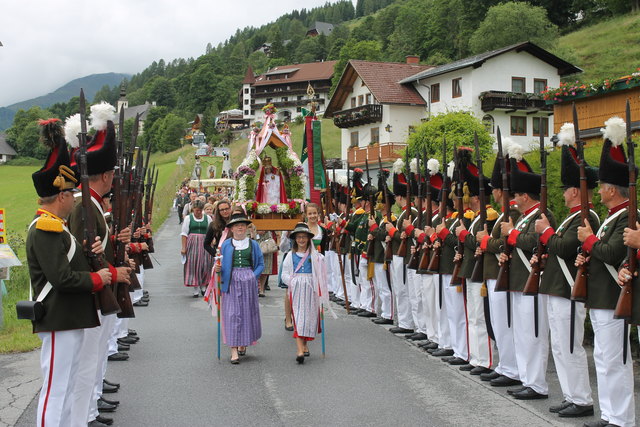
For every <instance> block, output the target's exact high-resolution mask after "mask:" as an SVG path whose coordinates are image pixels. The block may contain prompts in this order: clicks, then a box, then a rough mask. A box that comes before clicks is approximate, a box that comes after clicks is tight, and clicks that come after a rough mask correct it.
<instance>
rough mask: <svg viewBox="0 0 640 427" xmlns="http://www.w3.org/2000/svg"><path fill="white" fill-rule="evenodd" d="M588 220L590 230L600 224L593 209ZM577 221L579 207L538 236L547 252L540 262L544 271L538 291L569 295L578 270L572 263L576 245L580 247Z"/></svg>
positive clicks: (560, 295) (578, 218) (566, 296)
mask: <svg viewBox="0 0 640 427" xmlns="http://www.w3.org/2000/svg"><path fill="white" fill-rule="evenodd" d="M589 223H590V224H591V228H592V229H593V230H597V229H598V227H600V219H599V218H598V215H596V213H595V212H593V211H591V216H590V217H589ZM581 224H582V219H581V218H580V210H579V209H578V210H577V211H576V212H573V213H571V214H570V215H569V216H568V217H567V218H565V220H564V221H562V223H560V225H559V226H558V229H557V230H553V228H550V229H548V230H547V231H545V232H544V233H542V235H541V236H540V242H541V243H542V244H544V245H545V246H546V247H547V252H548V254H549V256H548V258H547V260H546V262H545V265H544V273H543V274H542V277H541V278H540V290H539V292H540V293H541V294H548V295H555V296H559V297H563V298H570V297H571V286H573V280H574V279H575V277H576V272H577V270H578V268H577V267H575V265H574V263H575V260H576V255H577V253H578V247H580V241H579V240H578V226H579V225H581ZM558 258H560V259H562V260H563V262H564V265H565V266H566V269H567V271H568V272H569V277H570V278H571V281H569V280H568V278H567V277H566V274H565V273H564V271H563V268H562V267H561V261H560V260H559V259H558Z"/></svg>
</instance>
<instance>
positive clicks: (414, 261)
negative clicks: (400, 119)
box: [407, 154, 428, 270]
mask: <svg viewBox="0 0 640 427" xmlns="http://www.w3.org/2000/svg"><path fill="white" fill-rule="evenodd" d="M416 180H417V181H418V194H417V195H416V196H417V198H418V201H417V203H416V204H417V206H416V207H417V208H418V228H420V227H422V173H420V156H419V155H418V154H416ZM427 188H428V185H427ZM416 245H417V242H416ZM419 263H420V248H419V247H416V249H415V252H414V253H413V254H412V255H411V259H410V260H409V265H408V266H407V268H409V269H411V270H417V269H418V264H419Z"/></svg>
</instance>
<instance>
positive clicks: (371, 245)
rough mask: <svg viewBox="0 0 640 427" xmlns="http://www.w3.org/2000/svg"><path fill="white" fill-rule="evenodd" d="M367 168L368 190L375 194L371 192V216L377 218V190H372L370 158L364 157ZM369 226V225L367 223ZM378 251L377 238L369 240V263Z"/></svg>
mask: <svg viewBox="0 0 640 427" xmlns="http://www.w3.org/2000/svg"><path fill="white" fill-rule="evenodd" d="M364 165H365V169H366V170H367V187H366V188H367V191H369V192H371V193H373V195H371V194H369V195H368V197H369V216H370V217H371V218H373V219H375V218H376V207H375V197H376V195H375V192H373V191H371V175H370V173H369V160H367V159H366V158H365V159H364ZM367 228H369V226H368V225H367ZM375 251H376V241H375V239H373V240H369V241H368V242H367V264H371V262H372V260H373V256H374V254H375Z"/></svg>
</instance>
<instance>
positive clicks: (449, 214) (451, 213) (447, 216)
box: [445, 212, 453, 219]
mask: <svg viewBox="0 0 640 427" xmlns="http://www.w3.org/2000/svg"><path fill="white" fill-rule="evenodd" d="M452 216H453V212H450V213H448V214H447V215H446V216H445V219H449V218H451V217H452Z"/></svg>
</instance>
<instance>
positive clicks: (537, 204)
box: [523, 202, 540, 215]
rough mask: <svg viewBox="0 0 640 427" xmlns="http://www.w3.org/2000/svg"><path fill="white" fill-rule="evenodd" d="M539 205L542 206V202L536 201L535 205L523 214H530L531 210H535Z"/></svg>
mask: <svg viewBox="0 0 640 427" xmlns="http://www.w3.org/2000/svg"><path fill="white" fill-rule="evenodd" d="M539 207H540V202H538V203H536V204H535V205H533V206H531V207H530V208H529V209H527V211H526V212H525V213H524V214H523V215H529V214H530V213H531V212H533V211H534V210H536V209H538V208H539Z"/></svg>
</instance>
